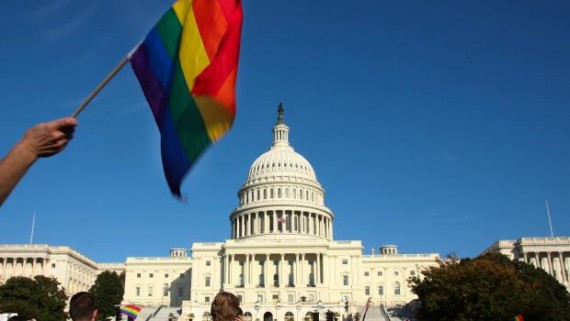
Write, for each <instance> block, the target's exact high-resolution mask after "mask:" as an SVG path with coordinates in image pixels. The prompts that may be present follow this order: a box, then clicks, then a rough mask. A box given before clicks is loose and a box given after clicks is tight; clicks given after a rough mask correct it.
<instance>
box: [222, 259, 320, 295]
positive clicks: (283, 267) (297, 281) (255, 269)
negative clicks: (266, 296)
mask: <svg viewBox="0 0 570 321" xmlns="http://www.w3.org/2000/svg"><path fill="white" fill-rule="evenodd" d="M328 267H329V264H328V257H327V256H326V255H324V254H322V253H279V254H274V253H271V254H270V253H266V254H226V255H224V257H223V276H222V278H223V284H224V287H246V288H247V287H257V288H266V287H275V288H279V287H317V286H320V285H323V282H324V280H326V274H327V275H328Z"/></svg>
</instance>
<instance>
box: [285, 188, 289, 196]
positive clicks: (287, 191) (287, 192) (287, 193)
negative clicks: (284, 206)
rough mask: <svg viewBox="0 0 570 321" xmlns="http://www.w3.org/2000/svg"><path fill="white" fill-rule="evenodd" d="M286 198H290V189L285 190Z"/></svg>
mask: <svg viewBox="0 0 570 321" xmlns="http://www.w3.org/2000/svg"><path fill="white" fill-rule="evenodd" d="M285 198H289V188H285Z"/></svg>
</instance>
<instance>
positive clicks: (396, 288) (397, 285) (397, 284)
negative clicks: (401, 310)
mask: <svg viewBox="0 0 570 321" xmlns="http://www.w3.org/2000/svg"><path fill="white" fill-rule="evenodd" d="M394 295H400V282H395V283H394Z"/></svg>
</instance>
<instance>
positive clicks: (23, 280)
mask: <svg viewBox="0 0 570 321" xmlns="http://www.w3.org/2000/svg"><path fill="white" fill-rule="evenodd" d="M66 300H67V296H66V295H65V292H64V291H63V289H62V288H61V286H60V284H59V282H58V281H57V280H56V279H55V278H48V277H45V276H36V277H35V278H34V279H30V278H27V277H13V278H10V279H8V280H7V281H6V283H5V284H3V285H1V286H0V311H1V312H6V313H7V312H14V313H18V315H19V316H20V317H22V318H24V319H26V320H29V319H37V320H42V321H44V320H45V321H61V320H64V319H65V312H64V309H65V305H66Z"/></svg>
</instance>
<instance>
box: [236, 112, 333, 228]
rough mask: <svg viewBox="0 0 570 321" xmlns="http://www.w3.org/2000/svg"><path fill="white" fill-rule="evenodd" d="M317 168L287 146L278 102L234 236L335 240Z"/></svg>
mask: <svg viewBox="0 0 570 321" xmlns="http://www.w3.org/2000/svg"><path fill="white" fill-rule="evenodd" d="M324 196H325V192H324V190H323V188H322V187H321V184H320V183H319V182H318V180H317V175H316V174H315V171H314V169H313V166H311V164H310V163H309V161H307V159H305V157H303V156H302V155H300V154H299V153H297V152H295V150H294V149H293V147H292V146H291V145H290V144H289V127H288V126H287V125H286V124H285V120H284V110H283V106H282V105H281V104H279V108H278V116H277V122H276V124H275V126H273V143H272V144H271V147H270V148H269V150H268V151H267V152H265V153H263V154H262V155H261V156H259V157H258V158H257V159H256V160H255V161H254V162H253V164H252V165H251V167H250V169H249V173H248V175H247V179H246V181H245V183H244V184H243V185H242V187H241V188H240V190H239V192H238V197H239V206H238V208H236V209H235V210H234V211H233V212H232V215H231V216H230V220H231V221H232V237H233V238H242V237H251V236H264V235H271V234H275V233H289V234H296V235H306V236H311V237H320V238H325V239H332V220H333V214H332V212H331V211H330V210H329V209H328V208H327V207H326V206H325V204H324Z"/></svg>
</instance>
